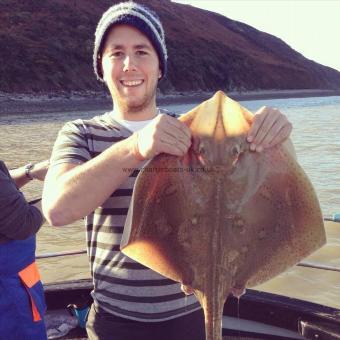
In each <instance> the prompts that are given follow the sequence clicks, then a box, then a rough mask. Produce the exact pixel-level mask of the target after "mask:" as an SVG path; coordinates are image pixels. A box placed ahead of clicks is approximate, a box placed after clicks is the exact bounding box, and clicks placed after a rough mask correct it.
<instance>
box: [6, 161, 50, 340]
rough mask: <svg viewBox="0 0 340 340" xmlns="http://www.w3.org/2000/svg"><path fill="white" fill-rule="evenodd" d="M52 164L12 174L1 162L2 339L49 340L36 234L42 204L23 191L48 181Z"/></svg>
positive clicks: (16, 170)
mask: <svg viewBox="0 0 340 340" xmlns="http://www.w3.org/2000/svg"><path fill="white" fill-rule="evenodd" d="M47 169H48V161H44V162H40V163H37V164H35V165H33V164H28V165H27V166H26V167H20V168H17V169H15V170H11V171H8V169H7V167H6V165H5V163H4V162H2V161H1V160H0V188H1V190H0V339H4V340H5V339H6V340H7V339H37V340H44V339H47V335H46V329H45V324H44V313H45V309H46V307H45V298H44V291H43V286H42V283H41V281H40V277H39V272H38V268H37V266H36V263H35V242H36V237H35V235H36V233H37V232H38V230H39V229H40V227H41V225H42V223H43V217H42V214H41V211H40V207H39V205H40V203H39V204H35V205H33V204H29V203H28V202H27V201H26V200H25V197H24V196H23V194H22V193H21V192H20V190H19V188H20V187H22V186H24V185H25V184H26V183H28V182H29V181H30V180H33V179H38V180H41V181H42V180H44V177H45V174H46V172H47Z"/></svg>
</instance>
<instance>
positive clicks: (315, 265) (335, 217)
mask: <svg viewBox="0 0 340 340" xmlns="http://www.w3.org/2000/svg"><path fill="white" fill-rule="evenodd" d="M324 220H325V221H332V222H340V213H336V214H333V215H327V216H324ZM82 254H86V249H78V250H68V251H60V252H55V253H44V254H38V255H37V256H36V259H47V258H53V257H58V256H74V255H82ZM297 266H299V267H306V268H314V269H322V270H330V271H334V272H339V273H340V268H339V267H336V266H329V265H325V264H321V263H315V262H310V261H302V262H300V263H298V264H297Z"/></svg>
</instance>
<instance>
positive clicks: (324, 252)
mask: <svg viewBox="0 0 340 340" xmlns="http://www.w3.org/2000/svg"><path fill="white" fill-rule="evenodd" d="M242 104H243V105H244V106H245V107H247V108H248V109H250V110H251V111H253V112H254V111H256V110H257V109H258V108H260V107H261V106H263V105H267V106H272V107H277V108H279V109H280V110H281V111H282V112H284V113H285V114H286V115H287V116H288V118H289V120H290V121H291V122H292V123H293V126H294V130H293V134H292V140H293V143H294V145H295V148H296V153H297V156H298V160H299V162H300V164H301V165H302V167H303V168H304V170H305V172H306V173H307V174H308V176H309V178H310V179H311V181H312V183H313V185H314V187H315V189H316V192H317V194H318V197H319V200H320V203H321V207H322V210H323V212H324V214H332V213H335V212H340V133H339V130H340V97H318V98H301V99H276V100H263V101H262V100H258V101H244V102H242ZM194 106H195V105H194V104H190V105H183V104H181V105H171V106H165V108H167V109H168V110H171V111H175V112H186V111H188V110H189V109H191V108H192V107H194ZM101 113H102V111H92V112H88V113H86V114H82V113H80V112H69V113H49V114H38V113H37V114H30V115H29V116H25V115H11V116H4V115H0V131H1V138H0V159H2V160H4V161H5V162H6V163H7V165H8V166H9V167H16V166H21V165H23V164H26V163H28V162H37V161H39V160H42V159H45V158H48V157H49V154H50V152H51V149H52V145H53V142H54V140H55V138H56V136H57V133H58V131H59V129H60V128H61V127H62V125H63V124H64V123H65V122H66V121H68V120H72V119H76V118H80V117H81V118H90V117H92V116H94V115H96V114H101ZM41 189H42V185H41V184H40V183H37V182H36V181H34V182H32V183H30V184H29V185H28V186H27V187H25V190H24V191H25V194H26V197H27V198H28V199H33V198H35V197H40V195H41ZM83 229H84V228H83V224H82V222H81V221H79V222H77V223H74V224H73V225H71V226H67V227H59V228H51V227H49V226H47V225H45V226H44V227H43V229H42V231H41V232H40V233H39V235H38V253H47V252H48V253H49V252H58V251H66V250H74V249H83V248H85V233H84V230H83ZM326 229H327V236H328V242H327V245H326V246H324V247H323V248H322V249H321V250H319V251H318V252H316V253H315V254H313V255H312V256H311V257H310V258H309V259H308V260H311V261H314V262H318V263H324V264H330V265H334V266H338V267H340V223H338V224H336V223H332V224H330V223H329V224H327V225H326ZM39 265H40V268H41V271H42V277H43V281H44V282H52V281H62V280H66V279H77V278H84V277H88V276H89V269H88V268H89V267H88V263H87V258H86V256H85V255H79V256H74V257H57V258H54V259H46V260H40V261H39ZM259 288H260V289H263V290H266V291H271V292H276V293H280V294H284V295H288V296H292V297H298V298H301V299H306V300H310V301H314V302H318V303H322V304H326V305H329V306H334V307H337V308H340V273H335V272H330V271H325V270H315V269H307V268H301V267H294V268H292V269H291V270H289V271H287V272H286V273H284V274H282V275H280V276H279V277H277V278H275V279H273V280H271V281H269V282H268V283H266V284H264V285H261V286H260V287H259Z"/></svg>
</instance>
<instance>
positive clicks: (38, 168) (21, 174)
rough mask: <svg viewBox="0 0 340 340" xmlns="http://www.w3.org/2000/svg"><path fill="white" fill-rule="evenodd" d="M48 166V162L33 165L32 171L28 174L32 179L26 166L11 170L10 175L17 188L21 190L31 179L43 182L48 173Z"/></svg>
mask: <svg viewBox="0 0 340 340" xmlns="http://www.w3.org/2000/svg"><path fill="white" fill-rule="evenodd" d="M48 166H49V161H48V160H45V161H42V162H39V163H36V164H32V168H31V169H30V171H29V174H28V175H29V176H30V177H31V178H30V177H29V176H28V175H27V173H26V169H25V166H22V167H20V168H16V169H13V170H10V171H9V173H10V175H11V177H12V179H13V181H14V182H15V184H16V185H17V187H18V188H21V187H23V186H24V185H25V184H27V183H28V182H29V181H30V180H31V179H38V180H39V181H43V180H44V178H45V175H46V173H47V170H48Z"/></svg>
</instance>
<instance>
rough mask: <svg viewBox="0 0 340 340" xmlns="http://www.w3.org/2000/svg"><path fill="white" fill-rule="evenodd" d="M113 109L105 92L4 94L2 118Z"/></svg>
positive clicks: (172, 99) (253, 96)
mask: <svg viewBox="0 0 340 340" xmlns="http://www.w3.org/2000/svg"><path fill="white" fill-rule="evenodd" d="M213 94H214V92H203V91H202V92H190V93H183V92H175V93H171V94H162V93H159V94H158V96H157V103H158V105H160V106H161V105H171V104H175V103H176V104H183V103H199V102H202V101H204V100H206V99H208V98H210V97H211V96H212V95H213ZM227 94H228V96H229V97H231V98H232V99H234V100H237V101H240V100H260V99H280V98H306V97H325V96H340V89H339V90H320V89H302V90H301V89H299V90H257V91H232V92H227ZM111 107H112V100H111V97H110V95H109V94H108V93H107V92H105V91H102V92H73V93H58V94H55V93H44V94H20V93H5V92H0V115H1V114H11V113H15V114H18V113H25V114H27V113H40V112H41V113H46V112H61V111H62V112H65V111H84V110H86V111H90V110H104V111H105V110H109V109H111Z"/></svg>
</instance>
